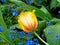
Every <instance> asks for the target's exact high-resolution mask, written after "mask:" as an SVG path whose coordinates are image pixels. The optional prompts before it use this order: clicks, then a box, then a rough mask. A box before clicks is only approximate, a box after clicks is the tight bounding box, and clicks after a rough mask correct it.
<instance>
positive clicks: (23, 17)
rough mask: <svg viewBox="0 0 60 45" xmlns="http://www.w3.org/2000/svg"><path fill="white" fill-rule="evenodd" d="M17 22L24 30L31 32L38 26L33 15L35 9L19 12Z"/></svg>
mask: <svg viewBox="0 0 60 45" xmlns="http://www.w3.org/2000/svg"><path fill="white" fill-rule="evenodd" d="M18 24H19V25H20V27H21V28H22V29H23V31H24V32H27V33H28V32H32V31H34V30H35V29H36V28H37V27H38V21H37V18H36V16H35V10H33V11H26V12H21V13H20V14H19V16H18Z"/></svg>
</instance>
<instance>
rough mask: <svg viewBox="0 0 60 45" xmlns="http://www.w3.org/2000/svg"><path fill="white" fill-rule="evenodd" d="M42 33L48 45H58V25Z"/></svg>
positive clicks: (59, 32) (59, 36) (59, 28)
mask: <svg viewBox="0 0 60 45" xmlns="http://www.w3.org/2000/svg"><path fill="white" fill-rule="evenodd" d="M44 33H45V36H46V39H47V42H48V43H49V45H60V24H56V25H51V26H48V27H47V28H45V29H44Z"/></svg>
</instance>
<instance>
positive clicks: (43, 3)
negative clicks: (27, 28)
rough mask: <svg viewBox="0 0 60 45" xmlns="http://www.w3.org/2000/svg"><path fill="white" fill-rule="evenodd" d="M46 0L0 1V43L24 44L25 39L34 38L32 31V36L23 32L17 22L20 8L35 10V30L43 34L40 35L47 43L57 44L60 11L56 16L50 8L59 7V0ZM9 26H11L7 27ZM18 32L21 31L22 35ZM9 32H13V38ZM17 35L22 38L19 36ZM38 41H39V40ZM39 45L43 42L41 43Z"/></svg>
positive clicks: (0, 44) (59, 33) (59, 34)
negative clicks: (30, 2)
mask: <svg viewBox="0 0 60 45" xmlns="http://www.w3.org/2000/svg"><path fill="white" fill-rule="evenodd" d="M47 1H48V0H33V3H32V4H27V3H26V1H25V0H9V1H7V0H4V2H1V1H0V26H2V27H3V32H0V38H2V40H1V41H0V45H5V44H6V45H18V43H23V44H22V45H26V41H27V40H33V39H34V38H36V36H35V35H34V34H33V33H32V36H31V35H30V36H29V35H28V33H25V32H23V30H22V29H21V27H20V26H19V24H18V22H17V17H18V15H19V14H20V12H21V11H22V10H26V11H32V10H35V14H36V17H37V19H38V28H37V29H36V32H37V33H38V34H39V35H40V36H41V35H42V34H44V37H42V36H41V37H42V38H43V39H46V40H45V41H47V43H48V44H49V45H59V44H60V17H59V15H60V12H59V15H57V16H58V17H57V18H56V17H55V16H54V14H53V12H52V11H51V10H52V9H53V10H54V9H56V8H57V7H60V1H59V0H51V1H50V0H49V3H48V2H47ZM27 2H28V1H27ZM47 6H48V7H47ZM59 10H60V9H59ZM59 10H58V11H59ZM15 11H18V12H15ZM16 13H18V15H15V14H16ZM54 13H56V12H54ZM47 22H48V23H47ZM50 23H51V24H50ZM10 26H11V28H9V27H10ZM10 29H11V30H10ZM0 30H1V29H0ZM15 31H16V32H15ZM20 32H22V33H23V35H22V36H21V34H20ZM10 33H12V34H13V36H14V37H13V36H12V37H13V39H11V38H10V37H9V34H10ZM19 36H20V37H22V38H19ZM37 39H38V38H37ZM38 41H39V42H40V43H41V41H40V40H38ZM19 45H20V44H19ZM41 45H44V44H43V43H41Z"/></svg>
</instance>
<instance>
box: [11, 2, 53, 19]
mask: <svg viewBox="0 0 60 45" xmlns="http://www.w3.org/2000/svg"><path fill="white" fill-rule="evenodd" d="M10 2H13V3H15V4H16V5H17V6H19V8H17V9H18V10H19V9H23V10H30V11H31V10H34V9H35V10H36V12H35V13H36V16H37V17H39V18H41V19H44V20H51V19H52V17H51V15H49V16H48V14H46V13H44V12H43V11H41V10H39V9H38V8H37V7H34V6H30V5H27V4H25V3H24V2H22V1H19V2H18V1H10Z"/></svg>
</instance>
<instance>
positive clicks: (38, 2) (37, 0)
mask: <svg viewBox="0 0 60 45" xmlns="http://www.w3.org/2000/svg"><path fill="white" fill-rule="evenodd" d="M33 1H34V4H35V5H37V6H40V1H39V0H33ZM41 1H42V0H41Z"/></svg>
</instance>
